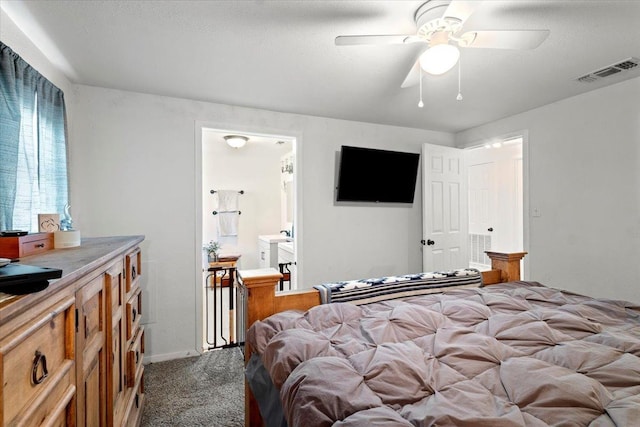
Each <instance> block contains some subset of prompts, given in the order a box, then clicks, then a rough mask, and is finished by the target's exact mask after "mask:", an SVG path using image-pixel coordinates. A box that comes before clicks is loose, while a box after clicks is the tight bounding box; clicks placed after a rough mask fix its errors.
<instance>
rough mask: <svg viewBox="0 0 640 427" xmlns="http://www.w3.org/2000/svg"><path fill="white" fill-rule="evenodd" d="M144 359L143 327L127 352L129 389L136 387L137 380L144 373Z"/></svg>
mask: <svg viewBox="0 0 640 427" xmlns="http://www.w3.org/2000/svg"><path fill="white" fill-rule="evenodd" d="M143 358H144V328H143V327H141V328H140V330H139V331H138V334H137V335H136V338H135V339H134V340H133V342H132V343H131V346H129V350H128V351H127V387H133V386H135V385H136V378H138V377H139V374H140V373H141V372H142V360H143Z"/></svg>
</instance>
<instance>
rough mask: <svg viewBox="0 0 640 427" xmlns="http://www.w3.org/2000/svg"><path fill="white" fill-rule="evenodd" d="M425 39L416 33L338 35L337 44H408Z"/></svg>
mask: <svg viewBox="0 0 640 427" xmlns="http://www.w3.org/2000/svg"><path fill="white" fill-rule="evenodd" d="M422 41H423V40H422V39H420V38H419V37H416V36H415V35H408V34H405V35H379V36H374V35H370V36H338V37H336V46H355V45H367V44H370V45H387V44H406V43H415V42H422Z"/></svg>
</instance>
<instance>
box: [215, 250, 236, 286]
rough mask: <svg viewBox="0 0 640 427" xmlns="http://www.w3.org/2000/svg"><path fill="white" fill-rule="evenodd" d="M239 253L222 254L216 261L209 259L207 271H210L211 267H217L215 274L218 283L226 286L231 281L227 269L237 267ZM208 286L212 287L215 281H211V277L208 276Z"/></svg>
mask: <svg viewBox="0 0 640 427" xmlns="http://www.w3.org/2000/svg"><path fill="white" fill-rule="evenodd" d="M240 257H241V255H235V254H234V255H222V256H219V257H218V261H211V262H209V271H211V269H212V268H219V269H220V270H219V272H218V273H217V274H216V276H217V278H219V279H220V282H221V283H220V284H221V286H222V287H223V288H226V287H228V286H229V285H230V282H231V277H230V276H231V275H230V274H229V271H230V270H231V269H233V270H234V272H235V269H236V268H237V266H238V260H239V259H240ZM209 282H210V283H209V286H210V287H214V286H215V285H216V283H211V278H209Z"/></svg>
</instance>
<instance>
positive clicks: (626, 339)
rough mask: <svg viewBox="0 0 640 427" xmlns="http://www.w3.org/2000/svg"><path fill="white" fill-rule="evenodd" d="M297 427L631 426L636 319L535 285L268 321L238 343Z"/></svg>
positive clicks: (639, 338)
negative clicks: (254, 357) (253, 356)
mask: <svg viewBox="0 0 640 427" xmlns="http://www.w3.org/2000/svg"><path fill="white" fill-rule="evenodd" d="M247 342H248V343H249V344H250V345H251V347H252V348H253V349H254V350H255V351H256V352H257V353H258V354H260V356H261V359H262V362H263V364H264V366H265V367H266V369H267V371H268V372H269V375H270V377H271V379H272V381H273V383H274V384H275V386H276V387H277V388H278V389H279V390H280V397H281V400H282V404H283V407H284V412H285V416H286V418H287V422H288V425H289V426H290V427H294V426H301V427H302V426H304V427H313V426H331V425H334V426H410V425H418V426H428V425H439V426H445V425H455V426H474V427H475V426H521V425H526V426H545V425H568V426H589V425H592V426H640V306H638V305H634V304H631V303H627V302H620V301H608V300H595V299H592V298H588V297H584V296H579V295H574V294H570V293H566V292H561V291H558V290H555V289H550V288H546V287H543V286H541V285H539V284H537V283H524V282H518V283H513V284H502V285H495V286H489V287H485V288H478V289H465V290H456V291H452V292H448V293H444V294H436V295H428V296H423V297H416V298H411V299H406V300H403V301H400V300H393V301H386V302H381V303H375V304H371V305H365V306H355V305H351V304H349V303H341V304H327V305H321V306H317V307H314V308H312V309H310V310H309V311H307V312H305V313H301V312H284V313H279V314H276V315H274V316H271V317H270V318H268V319H266V320H265V321H262V322H258V323H256V324H255V325H254V326H252V328H251V329H250V330H249V332H248V334H247Z"/></svg>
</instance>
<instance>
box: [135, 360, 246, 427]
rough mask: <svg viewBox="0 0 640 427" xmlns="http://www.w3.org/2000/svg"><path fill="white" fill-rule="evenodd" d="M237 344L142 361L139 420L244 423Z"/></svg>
mask: <svg viewBox="0 0 640 427" xmlns="http://www.w3.org/2000/svg"><path fill="white" fill-rule="evenodd" d="M243 375H244V374H243V356H242V352H241V351H240V349H239V348H229V349H222V350H214V351H210V352H207V353H205V354H203V355H202V356H196V357H189V358H186V359H178V360H170V361H167V362H159V363H152V364H149V365H147V366H145V371H144V388H145V399H146V400H145V404H144V410H143V414H142V426H143V427H146V426H149V427H151V426H153V427H156V426H225V427H227V426H228V427H235V426H238V427H240V426H244V377H243Z"/></svg>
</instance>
